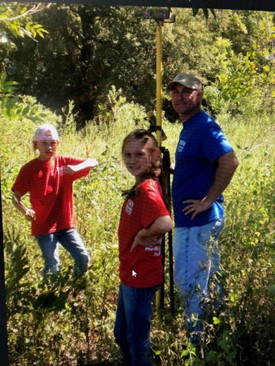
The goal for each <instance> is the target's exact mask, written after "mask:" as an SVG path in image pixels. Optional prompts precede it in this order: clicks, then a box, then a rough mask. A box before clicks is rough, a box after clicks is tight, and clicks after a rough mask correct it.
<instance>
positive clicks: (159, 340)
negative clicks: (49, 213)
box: [0, 89, 275, 366]
mask: <svg viewBox="0 0 275 366" xmlns="http://www.w3.org/2000/svg"><path fill="white" fill-rule="evenodd" d="M110 97H111V98H113V99H112V101H113V105H112V109H111V110H105V109H104V107H103V106H102V108H101V109H100V110H101V111H102V114H101V115H100V116H99V118H102V119H103V120H104V122H105V123H104V124H103V123H98V120H95V121H92V122H91V123H89V124H88V125H87V126H86V127H85V129H83V130H81V131H76V129H75V125H74V120H73V115H72V114H69V115H68V117H67V119H66V121H67V122H65V123H64V122H62V121H61V120H60V119H59V117H58V116H52V118H53V119H52V120H49V119H48V117H49V116H51V115H52V114H51V112H50V111H47V110H45V109H44V108H43V113H45V114H46V116H48V117H47V122H49V121H53V123H56V125H57V126H58V128H59V130H60V132H61V137H62V138H61V144H60V146H59V153H60V154H61V153H62V154H72V155H75V156H83V157H86V156H90V157H93V158H96V159H98V161H99V162H100V165H99V166H98V167H97V168H96V169H94V170H93V171H92V172H91V174H90V177H89V178H85V179H82V180H79V181H77V182H76V184H75V205H76V211H77V217H78V229H79V231H80V232H81V234H82V236H83V238H84V240H85V242H86V245H87V247H88V249H89V251H90V253H91V266H90V268H89V270H88V272H87V273H86V274H85V275H84V276H82V277H79V278H73V277H72V275H71V272H72V271H71V270H72V265H73V263H72V261H71V259H70V258H69V257H68V255H67V253H65V251H62V248H61V260H62V270H61V272H60V274H59V275H58V281H57V282H56V283H55V284H53V285H52V286H50V287H46V286H45V284H44V283H43V282H42V280H41V277H42V276H41V275H42V273H41V270H42V265H43V264H42V258H41V254H40V251H39V249H38V246H37V245H36V243H35V241H34V239H33V238H31V237H30V235H29V223H28V222H26V221H24V220H23V218H22V217H21V216H20V214H19V213H18V212H17V211H15V209H13V208H12V204H11V201H10V197H11V193H10V188H11V185H12V183H13V181H14V179H15V177H16V175H17V173H18V170H19V168H20V166H21V165H22V164H23V163H24V162H27V161H28V160H30V159H31V158H32V156H33V155H32V154H33V153H32V146H31V142H30V140H31V136H32V134H33V130H34V129H35V126H36V123H34V122H32V121H31V119H24V120H21V119H19V120H8V119H6V118H5V117H3V116H2V117H0V128H1V132H2V144H1V146H0V149H1V150H0V152H1V184H2V200H3V201H2V202H3V225H4V245H5V262H6V265H5V271H6V288H7V299H6V302H7V310H8V332H9V353H10V364H11V365H22V366H24V365H26V366H27V365H39V366H41V365H42V366H43V365H45V366H46V365H47V366H49V365H59V366H62V365H64V366H65V365H72V366H74V365H89V364H90V365H92V364H94V365H96V364H102V365H103V364H108V362H109V364H111V365H121V358H120V353H119V350H118V347H117V346H116V345H115V342H114V338H113V324H114V318H115V310H116V297H117V289H118V283H119V279H118V245H117V227H118V220H119V212H120V206H121V203H122V197H121V190H122V189H123V188H128V187H129V185H130V184H132V177H131V176H130V175H129V174H128V173H127V171H126V169H125V167H124V166H123V164H122V162H121V156H120V149H121V142H122V139H123V138H124V136H125V135H126V134H127V133H128V132H129V131H130V130H132V129H134V128H135V127H137V126H144V127H146V126H149V125H148V123H147V122H146V121H145V119H144V118H145V111H144V110H143V108H141V107H139V106H137V105H135V104H131V103H130V104H129V103H127V102H126V101H125V100H124V99H123V98H122V96H121V95H120V94H119V91H116V90H115V89H112V91H111V94H110ZM121 98H122V99H121ZM39 108H40V107H39ZM69 111H72V109H71V108H69ZM30 113H31V112H30ZM70 113H71V112H70ZM218 121H219V122H220V123H221V125H222V127H223V129H224V130H225V132H226V134H227V135H228V137H229V139H230V141H231V142H232V143H234V146H235V149H236V152H237V155H238V157H239V158H240V162H241V165H240V168H239V169H238V171H237V174H236V175H235V177H234V179H233V181H232V183H231V185H230V187H229V188H228V189H227V191H226V194H225V197H226V212H227V222H226V227H225V229H224V231H223V234H222V237H221V241H220V245H221V252H222V272H221V278H222V281H223V285H224V293H225V303H224V306H223V307H222V309H221V310H220V311H215V310H214V309H212V305H211V304H209V317H208V319H207V321H206V322H205V340H204V343H203V344H202V346H201V347H200V348H199V349H196V348H194V346H192V345H191V344H190V343H188V340H187V337H186V334H185V331H184V329H183V327H182V323H183V319H182V308H181V304H180V301H179V298H178V294H177V292H176V291H175V304H176V309H175V314H174V316H172V315H171V314H170V311H169V304H170V302H169V300H170V299H169V283H168V281H166V283H165V301H164V309H162V310H161V311H158V312H156V313H155V317H154V320H153V327H152V345H153V350H154V352H155V358H156V364H158V365H178V366H180V365H183V364H184V365H198V366H200V365H222V366H227V365H229V366H230V365H255V366H256V365H257V366H259V365H271V364H272V363H274V357H273V356H272V346H273V344H274V331H273V330H274V325H275V324H274V315H273V313H274V291H273V290H272V289H273V287H274V283H275V282H274V276H273V272H272V271H273V270H274V268H272V265H273V263H274V257H272V255H273V254H274V239H273V236H272V234H274V222H273V221H272V220H273V218H274V194H273V191H274V179H273V173H274V172H273V170H274V164H272V161H274V144H273V141H272V129H273V126H272V117H271V116H270V115H266V116H265V115H260V116H259V115H256V114H254V115H250V116H249V115H248V114H247V115H246V116H245V117H242V116H239V117H235V118H233V117H232V116H230V115H228V114H226V113H225V112H223V113H222V114H220V115H219V116H218ZM259 121H260V122H259ZM37 122H38V121H37ZM163 128H164V130H165V133H166V135H167V137H168V138H167V140H166V141H165V142H164V143H163V145H164V146H165V147H167V148H168V149H169V150H170V152H171V159H172V160H173V154H174V150H175V146H176V142H177V138H178V134H179V131H180V129H181V125H180V124H169V123H168V122H167V121H166V120H164V121H163ZM263 131H265V133H263ZM166 272H167V273H166V277H167V278H169V273H168V272H169V268H168V267H167V268H166ZM272 357H273V358H272Z"/></svg>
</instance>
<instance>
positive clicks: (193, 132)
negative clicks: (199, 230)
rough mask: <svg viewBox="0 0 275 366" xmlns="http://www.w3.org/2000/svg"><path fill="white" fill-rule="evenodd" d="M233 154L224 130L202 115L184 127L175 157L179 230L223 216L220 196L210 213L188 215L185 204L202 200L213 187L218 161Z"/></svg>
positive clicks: (207, 211) (195, 117)
mask: <svg viewBox="0 0 275 366" xmlns="http://www.w3.org/2000/svg"><path fill="white" fill-rule="evenodd" d="M230 151H233V149H232V147H231V145H230V144H229V142H228V140H227V139H226V137H225V135H224V133H223V131H222V129H221V127H220V126H219V125H218V124H217V123H216V122H215V121H214V120H213V119H212V118H211V117H210V116H209V115H208V114H207V113H205V112H203V111H201V112H199V113H198V114H196V115H195V116H194V117H192V118H191V119H189V120H188V121H187V122H185V123H184V124H183V129H182V131H181V134H180V137H179V142H178V145H177V149H176V154H175V163H176V164H175V171H174V178H173V184H172V199H173V207H174V219H175V226H176V227H191V226H201V225H205V224H207V223H209V222H211V221H213V220H216V219H218V218H220V217H222V216H223V211H224V208H223V206H222V202H223V196H222V195H221V196H220V197H219V198H218V199H217V200H216V201H215V202H214V203H213V205H212V207H210V208H209V209H208V210H206V211H204V212H201V213H199V214H198V215H197V216H196V217H195V219H194V220H191V216H192V214H188V215H185V214H184V213H183V211H182V210H183V208H184V207H185V206H186V204H183V201H185V200H188V199H202V198H203V197H205V196H206V194H207V193H208V191H209V189H210V187H211V185H212V184H213V181H214V178H215V174H216V169H217V162H216V161H217V159H218V158H219V157H220V156H222V155H224V154H226V153H228V152H230Z"/></svg>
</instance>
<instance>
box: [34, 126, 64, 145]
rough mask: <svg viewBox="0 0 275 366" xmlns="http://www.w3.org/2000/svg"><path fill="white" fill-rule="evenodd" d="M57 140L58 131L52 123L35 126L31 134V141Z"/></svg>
mask: <svg viewBox="0 0 275 366" xmlns="http://www.w3.org/2000/svg"><path fill="white" fill-rule="evenodd" d="M53 140H56V141H59V136H58V132H57V131H56V128H55V127H54V126H53V125H50V124H47V123H45V124H43V125H41V126H39V127H38V128H37V130H36V131H35V134H34V136H33V141H53Z"/></svg>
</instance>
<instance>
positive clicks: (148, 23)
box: [0, 4, 274, 127]
mask: <svg viewBox="0 0 275 366" xmlns="http://www.w3.org/2000/svg"><path fill="white" fill-rule="evenodd" d="M20 6H21V5H14V10H16V9H17V11H19V10H18V9H20ZM144 10H145V8H143V7H91V6H89V5H56V4H51V5H50V6H47V7H45V8H44V9H43V10H42V11H40V12H37V13H35V14H33V15H31V16H29V17H28V18H31V19H29V21H32V22H33V23H34V24H40V25H42V26H43V29H45V30H46V31H47V33H46V32H45V33H44V34H43V38H41V37H39V34H37V35H36V38H34V37H18V35H17V34H16V33H15V32H10V29H8V31H6V33H7V32H8V33H9V34H8V39H9V44H10V47H7V45H6V49H5V50H3V49H2V53H3V58H2V60H3V61H2V66H1V67H2V70H6V72H7V74H8V78H9V79H11V80H15V81H17V82H18V83H19V89H18V92H19V93H20V94H27V95H32V96H35V97H36V98H37V99H38V101H40V102H41V103H43V104H44V105H46V106H48V107H50V108H51V109H52V110H54V111H56V112H57V113H62V110H63V109H64V108H65V109H66V108H67V107H68V101H69V100H73V101H74V113H75V114H76V119H77V122H78V126H79V127H81V126H83V125H85V123H87V122H88V121H90V120H91V119H93V118H94V117H95V116H96V114H97V113H98V105H99V104H102V103H105V104H106V106H107V105H108V108H109V109H111V108H112V102H110V101H108V100H107V99H106V96H107V94H108V92H109V90H110V89H111V87H112V85H114V86H115V87H116V89H117V90H119V89H121V90H122V91H123V95H124V96H125V97H126V98H127V100H128V101H134V102H136V103H139V104H141V105H143V106H145V108H146V110H150V109H154V105H155V51H156V45H155V30H156V22H155V21H154V20H148V19H145V18H144ZM20 11H21V12H22V9H20ZM172 12H173V14H175V17H176V21H175V23H173V24H165V25H164V27H162V28H163V70H164V72H163V83H164V85H165V84H166V83H167V82H168V81H169V80H170V79H171V78H172V77H173V76H174V75H175V74H177V73H179V72H181V71H182V70H191V71H194V72H196V73H197V74H198V75H199V76H201V78H202V79H203V81H204V82H205V84H206V85H207V86H209V91H208V92H207V89H206V93H205V96H206V102H207V104H208V105H211V106H212V109H213V110H214V111H215V112H217V113H218V112H220V111H221V110H222V109H225V110H226V109H230V110H231V111H232V112H235V113H238V112H239V109H240V105H241V104H242V103H243V102H244V100H245V98H251V93H253V94H254V96H255V97H257V100H259V99H260V101H261V103H258V104H259V105H258V107H260V105H262V108H263V109H265V108H267V107H268V108H269V109H270V108H271V100H272V98H271V89H272V88H271V85H272V80H271V79H272V78H271V64H272V62H273V61H274V59H273V57H274V55H273V54H272V47H273V45H272V42H273V41H272V32H273V31H274V27H273V23H272V22H273V19H272V14H271V13H267V12H251V11H226V10H216V11H215V16H213V15H211V16H209V17H208V19H206V18H205V15H204V13H203V11H198V12H197V15H196V17H194V16H193V13H192V11H191V10H190V9H172ZM1 24H3V23H0V31H1ZM256 89H257V92H256ZM164 96H165V95H164ZM165 97H166V96H165ZM207 99H208V100H207ZM108 102H109V103H108ZM164 109H165V110H166V112H167V116H169V111H170V112H171V108H169V103H167V102H166V100H165V101H164ZM170 114H171V119H172V120H173V119H174V117H173V115H172V113H170Z"/></svg>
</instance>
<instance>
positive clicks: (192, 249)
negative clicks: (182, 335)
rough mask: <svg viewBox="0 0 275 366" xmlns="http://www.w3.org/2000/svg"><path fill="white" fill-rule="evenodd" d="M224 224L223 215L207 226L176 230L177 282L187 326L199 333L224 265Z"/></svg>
mask: <svg viewBox="0 0 275 366" xmlns="http://www.w3.org/2000/svg"><path fill="white" fill-rule="evenodd" d="M223 226H224V219H223V218H221V219H218V220H216V221H212V222H210V223H209V224H207V225H203V226H196V227H176V228H175V231H174V242H173V249H174V259H175V269H174V271H175V273H174V277H175V284H176V286H177V288H178V290H179V294H180V297H181V299H182V302H183V306H184V318H185V326H186V327H187V329H188V330H189V331H194V332H195V333H196V332H198V334H199V332H200V331H201V330H202V322H201V320H202V319H203V317H204V304H205V303H206V302H207V301H208V300H209V295H210V286H209V285H210V281H211V279H213V275H214V274H215V273H216V272H218V271H219V268H220V252H219V246H218V238H219V235H220V233H221V231H222V229H223ZM217 287H218V284H217ZM216 291H218V292H219V289H218V288H216ZM217 300H218V301H219V300H220V299H217ZM192 314H193V316H192ZM192 317H193V319H194V318H195V319H199V321H195V320H192Z"/></svg>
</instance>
